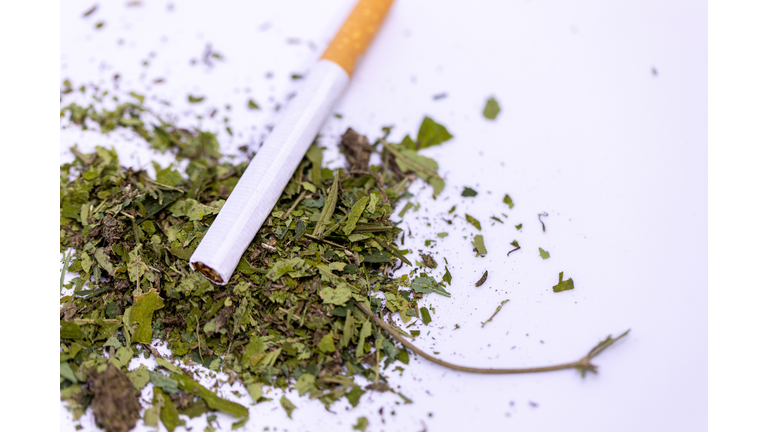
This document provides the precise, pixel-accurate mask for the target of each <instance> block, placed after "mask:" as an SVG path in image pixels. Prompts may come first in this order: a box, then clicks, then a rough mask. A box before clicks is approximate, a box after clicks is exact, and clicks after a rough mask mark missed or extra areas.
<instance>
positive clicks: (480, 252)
mask: <svg viewBox="0 0 768 432" xmlns="http://www.w3.org/2000/svg"><path fill="white" fill-rule="evenodd" d="M472 246H474V247H475V250H477V254H476V255H475V256H476V257H484V256H485V255H487V254H488V251H487V250H486V249H485V241H483V236H481V235H479V234H478V235H476V236H475V239H474V240H472Z"/></svg>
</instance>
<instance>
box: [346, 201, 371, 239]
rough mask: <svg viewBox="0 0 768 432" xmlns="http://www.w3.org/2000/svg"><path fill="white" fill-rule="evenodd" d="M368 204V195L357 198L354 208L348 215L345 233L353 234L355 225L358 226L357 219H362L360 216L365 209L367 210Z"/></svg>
mask: <svg viewBox="0 0 768 432" xmlns="http://www.w3.org/2000/svg"><path fill="white" fill-rule="evenodd" d="M367 204H368V197H367V196H364V197H362V198H360V199H359V200H357V202H356V203H355V204H354V205H353V206H352V209H351V210H350V211H349V215H347V224H346V225H344V234H346V235H350V234H352V231H353V230H354V229H355V226H357V221H358V220H360V216H362V214H363V211H365V206H366V205H367Z"/></svg>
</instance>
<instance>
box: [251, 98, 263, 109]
mask: <svg viewBox="0 0 768 432" xmlns="http://www.w3.org/2000/svg"><path fill="white" fill-rule="evenodd" d="M248 109H252V110H257V109H261V107H259V104H257V103H256V101H254V100H253V99H248Z"/></svg>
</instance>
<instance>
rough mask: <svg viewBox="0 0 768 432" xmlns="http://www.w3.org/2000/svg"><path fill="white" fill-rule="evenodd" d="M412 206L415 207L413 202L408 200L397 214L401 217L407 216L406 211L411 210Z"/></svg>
mask: <svg viewBox="0 0 768 432" xmlns="http://www.w3.org/2000/svg"><path fill="white" fill-rule="evenodd" d="M411 208H413V203H412V202H410V201H408V202H407V203H405V206H404V207H403V208H402V210H400V213H398V214H397V215H398V216H400V217H403V216H405V213H407V212H408V210H410V209H411Z"/></svg>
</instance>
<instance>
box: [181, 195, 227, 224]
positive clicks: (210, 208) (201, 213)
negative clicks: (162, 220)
mask: <svg viewBox="0 0 768 432" xmlns="http://www.w3.org/2000/svg"><path fill="white" fill-rule="evenodd" d="M223 205H224V200H219V201H214V202H212V203H211V205H204V204H200V203H199V202H197V201H196V200H194V199H192V198H187V199H184V200H179V201H176V202H175V203H173V204H172V205H171V206H170V207H168V210H170V212H171V214H173V215H174V216H176V217H186V218H188V219H189V220H190V221H200V220H203V218H204V217H206V216H208V215H212V214H218V213H219V211H221V207H222V206H223Z"/></svg>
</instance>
